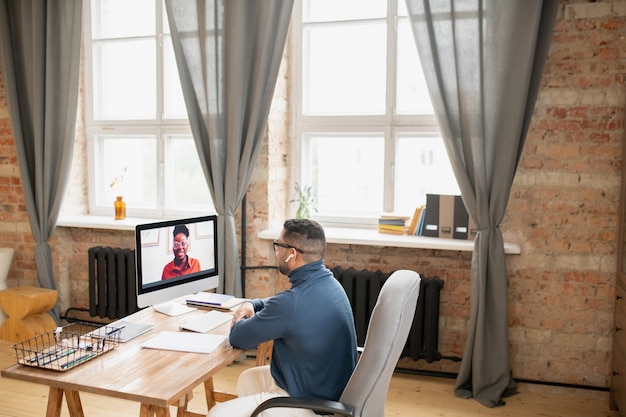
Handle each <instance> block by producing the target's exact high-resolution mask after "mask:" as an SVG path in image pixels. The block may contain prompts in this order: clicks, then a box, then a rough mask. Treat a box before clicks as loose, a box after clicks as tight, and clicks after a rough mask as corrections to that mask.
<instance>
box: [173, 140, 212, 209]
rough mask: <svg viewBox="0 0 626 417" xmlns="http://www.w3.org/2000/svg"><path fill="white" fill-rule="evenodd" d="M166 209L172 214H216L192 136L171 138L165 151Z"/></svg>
mask: <svg viewBox="0 0 626 417" xmlns="http://www.w3.org/2000/svg"><path fill="white" fill-rule="evenodd" d="M165 189H166V195H165V205H166V207H167V208H168V209H172V210H195V211H214V208H213V201H212V199H211V193H210V192H209V186H208V185H207V182H206V177H205V176H204V172H203V171H202V166H201V165H200V159H199V158H198V153H197V151H196V145H195V143H194V141H193V138H192V137H191V136H170V137H168V138H167V141H166V147H165Z"/></svg>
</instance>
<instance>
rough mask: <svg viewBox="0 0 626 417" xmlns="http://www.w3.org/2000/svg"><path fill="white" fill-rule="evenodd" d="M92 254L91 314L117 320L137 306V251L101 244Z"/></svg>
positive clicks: (133, 310) (90, 252)
mask: <svg viewBox="0 0 626 417" xmlns="http://www.w3.org/2000/svg"><path fill="white" fill-rule="evenodd" d="M88 254H89V314H90V315H91V316H92V317H95V316H100V317H102V318H104V317H108V318H110V319H117V318H121V317H125V316H127V315H129V314H132V313H134V312H136V311H137V310H138V308H137V283H136V280H135V251H134V250H131V249H121V248H108V247H101V246H97V247H94V248H91V249H89V250H88Z"/></svg>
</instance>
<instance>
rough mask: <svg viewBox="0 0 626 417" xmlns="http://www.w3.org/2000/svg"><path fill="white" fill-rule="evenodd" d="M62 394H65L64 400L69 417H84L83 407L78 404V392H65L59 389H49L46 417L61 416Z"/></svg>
mask: <svg viewBox="0 0 626 417" xmlns="http://www.w3.org/2000/svg"><path fill="white" fill-rule="evenodd" d="M63 394H65V400H66V401H67V408H68V410H69V412H70V417H85V414H83V405H82V403H81V402H80V395H79V394H78V391H72V390H67V391H66V390H62V389H60V388H53V387H50V393H49V394H48V408H47V410H46V417H60V416H61V405H62V404H63Z"/></svg>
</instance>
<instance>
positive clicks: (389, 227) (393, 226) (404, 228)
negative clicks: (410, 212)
mask: <svg viewBox="0 0 626 417" xmlns="http://www.w3.org/2000/svg"><path fill="white" fill-rule="evenodd" d="M410 220H411V217H410V216H401V215H395V214H383V215H382V216H380V218H379V219H378V232H379V233H389V234H392V235H404V234H406V233H407V232H408V231H409V221H410Z"/></svg>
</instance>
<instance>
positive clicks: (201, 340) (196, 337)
mask: <svg viewBox="0 0 626 417" xmlns="http://www.w3.org/2000/svg"><path fill="white" fill-rule="evenodd" d="M226 339H228V336H223V335H217V334H210V333H190V332H171V331H162V332H160V333H159V334H157V335H155V336H153V337H151V338H150V339H148V340H147V341H145V342H143V343H142V344H141V347H143V348H147V349H162V350H177V351H180V352H195V353H211V352H213V350H215V349H216V348H217V347H218V346H219V345H221V344H222V342H224V340H226Z"/></svg>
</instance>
